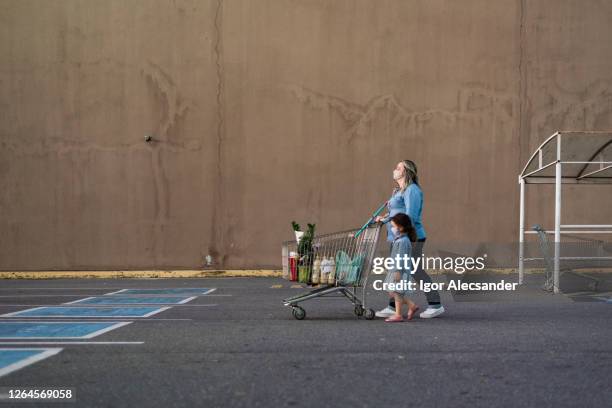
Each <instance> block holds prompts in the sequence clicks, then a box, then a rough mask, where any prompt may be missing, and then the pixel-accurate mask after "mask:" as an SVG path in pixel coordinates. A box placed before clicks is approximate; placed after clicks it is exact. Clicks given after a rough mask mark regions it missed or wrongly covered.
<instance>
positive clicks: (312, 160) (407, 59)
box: [0, 0, 612, 269]
mask: <svg viewBox="0 0 612 408" xmlns="http://www.w3.org/2000/svg"><path fill="white" fill-rule="evenodd" d="M610 21H612V3H610V2H606V1H595V0H592V1H578V0H576V1H569V0H567V1H557V0H548V1H544V0H538V1H525V0H524V1H510V0H500V1H496V2H491V1H490V0H462V1H456V0H447V1H442V0H421V1H418V0H414V1H407V0H382V1H366V0H345V1H340V0H338V1H326V0H318V1H314V0H302V1H297V0H257V1H254V0H250V1H249V0H224V1H202V0H199V1H195V0H193V1H189V0H175V1H170V0H164V1H161V0H129V1H125V0H112V1H111V0H105V1H85V0H83V1H76V0H62V1H60V0H55V1H33V0H0V55H1V56H2V57H1V60H0V115H1V117H0V148H1V150H0V185H1V189H0V240H1V242H0V268H2V269H82V268H87V269H89V268H97V269H106V268H109V269H112V268H149V267H156V268H163V267H198V266H200V265H201V264H202V257H203V256H205V255H206V254H209V253H210V254H212V255H213V256H214V258H215V261H216V264H217V266H220V267H232V268H242V267H268V266H278V265H279V263H280V260H279V253H280V242H281V241H282V240H285V239H289V238H291V233H290V221H291V220H293V219H295V220H297V221H299V222H301V223H303V224H305V223H306V222H316V223H317V225H318V226H319V230H320V231H321V232H326V231H327V232H329V231H334V230H341V229H347V228H351V227H353V226H357V225H360V224H361V223H362V222H363V221H364V220H365V219H367V217H368V214H369V212H370V211H371V210H372V209H374V208H375V207H377V206H378V205H379V204H380V202H382V201H383V200H384V199H385V198H386V197H387V196H388V194H389V193H390V191H391V189H392V187H393V185H392V182H391V170H392V169H393V167H394V165H395V164H396V162H397V161H399V160H401V159H405V158H411V159H413V160H415V161H416V162H417V164H418V165H419V172H420V177H421V181H422V185H423V186H424V190H425V194H426V210H425V214H424V218H425V223H426V227H427V229H428V232H429V239H430V241H434V242H435V241H438V242H449V241H454V240H459V241H468V242H510V241H513V240H516V236H517V234H518V232H517V223H518V205H517V204H518V195H517V183H516V177H517V174H518V172H519V169H520V168H521V167H522V165H523V164H524V162H525V160H526V159H527V157H528V156H529V154H530V153H531V151H532V150H533V148H534V147H536V146H537V145H538V144H539V142H540V141H541V140H543V139H544V138H545V137H547V136H548V135H550V134H551V133H552V132H553V131H555V130H557V129H565V128H579V129H583V128H588V129H612V91H610V83H611V81H612V49H611V48H610V46H609V39H610V38H612V24H610V23H609V22H610ZM147 134H152V135H153V136H154V141H153V142H152V143H146V142H145V141H144V136H145V135H147ZM610 190H611V189H610V188H609V187H605V188H603V189H602V188H599V191H598V192H597V194H596V195H592V196H591V197H590V198H589V196H588V195H582V196H581V198H577V199H574V200H568V202H567V205H566V208H565V210H564V211H565V212H566V213H567V215H568V218H572V221H576V222H578V221H580V222H581V221H587V220H586V219H582V218H581V219H580V220H576V219H575V218H577V217H582V216H583V214H582V210H581V205H585V204H586V205H588V206H589V207H590V208H592V210H590V211H589V213H588V214H587V215H588V216H592V217H593V218H594V219H593V220H592V221H597V222H601V221H602V217H604V218H605V217H607V218H608V220H609V219H610V217H611V213H610V207H611V206H610V205H609V203H610V202H612V194H611V193H610ZM581 191H582V190H581ZM579 192H580V191H579ZM533 197H535V196H533ZM552 205H553V202H552V201H551V200H547V201H543V200H540V199H537V200H535V199H534V200H530V202H529V216H530V218H532V219H533V220H534V222H536V221H537V222H544V221H543V220H544V219H545V218H546V217H548V218H550V219H552V218H551V217H552V215H551V214H552V213H551V212H550V213H549V211H548V210H551V209H552ZM587 218H588V217H587Z"/></svg>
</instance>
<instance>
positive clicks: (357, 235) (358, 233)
mask: <svg viewBox="0 0 612 408" xmlns="http://www.w3.org/2000/svg"><path fill="white" fill-rule="evenodd" d="M386 206H387V202H386V201H385V202H384V203H383V204H382V205H381V206H380V207H378V210H376V211H374V214H372V217H370V219H369V220H368V222H366V223H365V224H363V227H361V228H360V229H359V231H357V233H356V234H355V238H357V237H359V235H361V233H362V232H363V230H365V229H366V228H368V226H369V225H370V224H372V223H373V222H374V219H376V217H378V215H379V214H380V213H381V212H383V210H384V209H385V207H386Z"/></svg>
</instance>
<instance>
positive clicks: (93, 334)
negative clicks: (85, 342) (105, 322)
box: [79, 322, 132, 339]
mask: <svg viewBox="0 0 612 408" xmlns="http://www.w3.org/2000/svg"><path fill="white" fill-rule="evenodd" d="M79 323H81V322H79ZM130 323H132V322H119V323H117V324H113V325H112V326H109V327H105V328H104V329H100V330H97V331H95V332H93V333H90V334H88V335H86V336H83V337H82V338H84V339H93V338H94V337H97V336H99V335H101V334H104V333H107V332H109V331H111V330H115V329H118V328H120V327H123V326H127V325H128V324H130Z"/></svg>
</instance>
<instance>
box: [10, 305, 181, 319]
mask: <svg viewBox="0 0 612 408" xmlns="http://www.w3.org/2000/svg"><path fill="white" fill-rule="evenodd" d="M168 309H171V307H167V306H164V307H147V306H133V307H110V306H99V307H69V306H44V307H35V308H31V309H25V310H19V311H17V312H11V313H5V314H3V315H0V316H1V317H11V316H19V317H21V316H31V317H39V318H40V317H62V318H74V317H78V318H83V317H111V318H113V317H127V318H139V317H150V316H153V315H156V314H158V313H161V312H164V311H166V310H168ZM96 311H97V314H96ZM105 311H109V312H112V311H121V312H122V313H127V314H112V313H106V314H105V313H104V312H105ZM130 311H131V312H130ZM37 312H40V313H37ZM132 312H142V313H140V314H138V313H132Z"/></svg>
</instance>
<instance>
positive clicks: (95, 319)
mask: <svg viewBox="0 0 612 408" xmlns="http://www.w3.org/2000/svg"><path fill="white" fill-rule="evenodd" d="M132 318H133V317H132ZM3 319H5V320H3ZM16 319H22V320H16ZM23 319H31V320H23ZM40 319H41V318H40V317H28V316H13V317H1V318H0V323H1V322H19V321H23V322H28V323H31V322H36V321H38V320H40ZM44 319H45V322H59V320H57V319H64V317H45V318H44ZM123 319H125V318H123ZM119 320H121V319H115V318H112V317H91V318H89V319H87V320H86V321H87V322H94V323H95V322H103V323H104V322H109V323H112V322H117V323H120V322H119ZM174 320H179V321H180V320H186V321H190V320H193V319H163V318H157V319H148V320H140V321H141V322H164V321H174ZM122 321H127V320H122ZM62 323H68V322H62ZM73 323H74V322H73Z"/></svg>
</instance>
